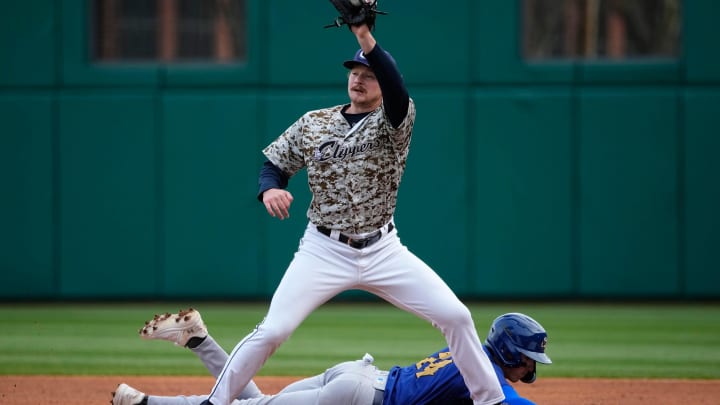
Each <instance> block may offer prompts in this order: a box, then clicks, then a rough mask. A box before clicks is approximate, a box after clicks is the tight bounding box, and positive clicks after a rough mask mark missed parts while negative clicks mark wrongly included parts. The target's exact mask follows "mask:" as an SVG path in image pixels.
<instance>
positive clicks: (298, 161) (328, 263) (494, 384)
mask: <svg viewBox="0 0 720 405" xmlns="http://www.w3.org/2000/svg"><path fill="white" fill-rule="evenodd" d="M350 28H351V31H352V33H353V34H354V35H355V38H356V39H357V41H358V43H359V44H360V50H358V51H357V52H356V53H355V55H354V57H353V58H352V59H350V60H347V61H345V62H344V66H345V67H346V68H347V69H348V70H349V74H348V80H347V91H348V95H349V98H350V103H349V104H345V105H338V106H334V107H329V108H325V109H320V110H315V111H310V112H308V113H306V114H304V115H303V116H302V117H300V119H298V120H297V121H296V122H295V123H293V124H292V125H291V126H290V127H289V128H287V130H285V132H283V133H282V134H281V135H280V136H279V137H278V138H277V139H276V140H275V141H274V142H272V143H271V144H270V145H269V146H267V147H266V148H265V149H264V150H263V153H264V155H265V156H266V158H267V161H266V162H265V163H264V165H263V167H262V169H261V172H260V175H259V186H260V187H259V195H258V199H260V200H261V201H262V203H263V204H264V205H265V208H266V209H267V212H268V213H269V214H270V215H271V216H273V217H278V218H280V219H285V218H288V217H289V209H290V205H291V203H292V200H293V196H292V195H291V193H290V192H289V191H287V190H286V187H287V184H288V180H289V179H290V178H291V177H292V176H293V175H295V174H296V173H297V172H299V171H300V170H301V169H303V168H304V169H306V170H307V177H308V185H309V187H310V190H311V191H312V201H311V203H310V207H309V208H308V211H307V217H308V220H309V222H308V224H307V228H306V229H305V232H304V235H303V237H302V239H301V240H300V244H299V248H298V251H297V252H296V253H295V256H294V258H293V260H292V262H291V263H290V265H289V267H288V268H287V270H286V272H285V274H284V276H283V278H282V280H281V281H280V284H279V285H278V287H277V289H276V291H275V293H274V295H273V297H272V301H271V303H270V308H269V310H268V312H267V315H266V316H265V319H264V320H263V321H262V322H261V323H260V324H258V325H257V327H256V328H255V329H254V330H253V331H252V332H251V333H250V334H248V335H247V336H246V337H245V338H244V339H243V340H241V341H240V342H239V343H238V344H237V345H236V346H235V348H234V350H233V351H232V352H231V354H230V357H229V358H228V361H227V363H226V364H225V367H224V369H223V370H222V372H221V373H220V375H219V376H218V378H217V381H216V383H215V386H214V387H213V389H212V392H211V393H210V396H209V400H208V402H207V404H213V405H228V404H229V403H230V402H231V401H232V400H233V399H234V398H237V397H238V395H239V394H240V392H241V391H242V390H243V388H244V387H245V386H246V385H247V384H248V383H249V382H250V380H251V378H252V377H253V376H254V375H255V374H256V372H257V371H258V370H259V369H260V368H261V367H262V366H263V364H264V363H265V361H266V360H267V359H268V358H269V357H270V356H271V355H272V354H273V352H275V350H276V349H277V348H278V347H279V346H280V345H281V344H282V343H283V342H284V341H285V340H286V339H287V338H288V337H289V336H290V335H291V334H292V332H293V331H294V330H295V329H296V328H297V327H298V326H299V325H300V323H301V322H302V321H303V320H304V319H305V318H306V317H307V316H308V315H309V314H310V313H311V312H312V311H314V310H315V309H316V308H317V307H319V306H320V305H322V304H323V303H325V302H327V301H328V300H330V299H331V298H333V297H334V296H336V295H338V294H339V293H341V292H343V291H346V290H351V289H359V290H365V291H368V292H370V293H372V294H375V295H377V296H378V297H381V298H383V299H384V300H386V301H388V302H390V303H392V304H393V305H395V306H397V307H398V308H401V309H403V310H405V311H408V312H410V313H413V314H415V315H417V316H419V317H421V318H423V319H425V320H427V321H428V322H430V323H432V325H433V326H434V327H436V328H437V329H439V330H440V331H441V332H442V334H443V335H444V336H445V338H446V340H447V343H448V345H449V347H450V350H451V351H452V352H453V353H454V359H455V364H456V365H457V368H458V370H460V372H461V373H462V376H463V377H464V379H465V383H466V384H467V387H468V388H469V390H470V393H471V396H472V398H473V399H474V401H475V404H496V403H499V402H501V401H502V399H503V392H502V389H501V388H500V384H499V383H498V381H497V379H496V378H494V371H493V367H492V364H491V363H490V360H489V359H488V357H487V355H486V354H485V352H483V350H482V345H481V343H480V339H479V338H478V335H477V332H476V331H475V326H474V323H473V319H472V317H471V314H470V311H469V310H468V308H467V307H466V306H465V305H464V304H463V303H462V302H461V301H460V300H459V299H458V298H457V297H456V295H455V294H454V293H453V291H452V290H451V289H450V288H449V287H448V286H447V284H446V283H445V282H444V281H443V280H442V279H441V278H440V277H439V276H438V275H437V274H436V273H435V272H434V271H433V270H432V269H431V268H430V267H428V266H427V265H426V264H425V263H424V262H423V261H422V260H420V259H419V258H417V257H416V256H415V255H414V254H412V253H411V252H410V251H408V249H407V248H406V247H405V246H404V245H403V244H402V243H401V242H400V239H399V238H398V235H397V230H396V229H395V225H394V223H393V214H394V212H395V203H396V199H397V194H398V187H399V185H400V180H401V178H402V175H403V172H404V171H405V163H406V161H407V156H408V148H409V145H410V138H411V135H412V130H413V124H414V122H415V104H414V102H413V100H412V99H411V98H410V97H409V95H408V91H407V89H406V87H405V84H404V82H403V79H402V76H401V74H400V72H399V70H398V67H397V65H396V63H395V61H394V60H393V58H392V57H391V56H390V54H389V53H387V52H386V51H384V50H383V49H382V48H381V47H380V45H379V44H378V43H377V42H376V40H375V38H374V36H373V34H372V33H371V30H370V29H369V28H368V26H367V25H366V24H361V25H353V26H351V27H350Z"/></svg>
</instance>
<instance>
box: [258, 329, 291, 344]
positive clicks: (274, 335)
mask: <svg viewBox="0 0 720 405" xmlns="http://www.w3.org/2000/svg"><path fill="white" fill-rule="evenodd" d="M292 333H293V330H292V329H291V328H287V327H283V326H279V325H277V326H274V325H261V326H260V327H259V328H258V337H260V338H261V339H262V340H263V342H265V343H266V344H268V345H271V346H273V347H278V346H280V345H281V344H283V342H285V341H286V340H287V339H288V338H289V337H290V335H291V334H292Z"/></svg>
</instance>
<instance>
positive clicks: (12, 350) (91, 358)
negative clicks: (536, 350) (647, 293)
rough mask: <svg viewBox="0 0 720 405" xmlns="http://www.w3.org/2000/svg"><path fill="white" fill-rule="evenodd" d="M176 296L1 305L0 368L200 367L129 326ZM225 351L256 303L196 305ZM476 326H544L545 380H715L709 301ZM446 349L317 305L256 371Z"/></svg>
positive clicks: (717, 349)
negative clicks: (164, 299) (161, 299)
mask: <svg viewBox="0 0 720 405" xmlns="http://www.w3.org/2000/svg"><path fill="white" fill-rule="evenodd" d="M185 306H187V304H183V303H175V302H171V303H158V302H152V303H143V304H89V303H88V304H8V303H6V304H0V325H2V333H0V374H2V375H19V374H50V375H118V374H122V375H206V374H207V372H206V370H205V369H204V368H203V366H202V365H201V364H200V362H199V361H198V360H197V358H196V357H195V356H194V355H192V354H191V353H190V352H189V351H188V350H185V349H180V348H177V347H175V346H173V345H172V344H170V343H168V342H164V341H144V340H142V339H140V338H139V337H138V334H137V331H138V329H140V327H141V326H142V325H143V322H144V321H145V320H147V319H150V318H151V317H152V315H153V314H155V313H161V312H166V311H170V312H177V311H178V310H179V309H180V308H183V307H185ZM194 306H195V307H196V308H197V309H198V310H200V311H201V313H202V315H203V319H204V320H205V322H206V323H207V325H208V327H209V329H210V332H211V333H212V335H213V336H214V337H215V339H216V340H217V341H218V342H219V343H220V344H221V345H222V346H223V347H225V348H226V350H228V351H230V350H232V348H233V346H234V345H235V344H236V343H237V342H238V341H239V340H240V339H241V338H242V337H243V336H245V334H246V333H248V332H250V331H251V330H252V328H253V327H254V325H255V324H256V323H257V322H258V321H260V320H261V319H262V316H263V315H264V313H265V311H266V309H267V303H258V304H248V303H202V302H201V303H196V304H194ZM469 306H470V309H471V310H472V312H473V315H474V317H475V322H476V325H477V326H478V333H479V335H480V336H481V337H482V338H484V336H485V335H486V334H487V330H488V327H489V325H490V323H491V322H492V320H493V319H494V318H495V317H496V316H497V315H500V314H502V313H505V312H516V311H517V312H524V313H526V314H528V315H530V316H532V317H534V318H535V319H536V320H538V321H539V322H540V323H542V324H543V326H545V328H546V329H547V331H548V334H549V343H548V349H547V350H548V354H549V355H550V356H551V358H552V359H553V361H554V364H553V365H550V366H540V371H539V372H540V375H542V376H556V377H631V378H639V377H650V378H661V377H662V378H709V379H720V304H615V305H613V304H599V305H594V304H587V303H552V304H550V303H525V302H522V303H511V302H499V303H471V304H469ZM444 346H445V342H444V339H443V338H442V336H441V335H440V333H439V332H438V331H437V330H435V329H434V328H432V327H431V326H430V325H429V324H427V323H426V322H424V321H422V320H420V319H418V318H416V317H414V316H412V315H409V314H407V313H405V312H403V311H400V310H399V309H396V308H394V307H391V306H390V305H389V304H385V303H378V304H375V303H369V304H348V303H333V304H328V305H326V306H324V307H322V308H320V309H319V310H318V311H316V312H315V313H313V314H312V315H311V316H310V317H309V318H308V319H307V320H306V321H305V322H304V323H303V324H302V325H301V326H300V328H299V329H298V330H297V331H296V332H295V334H293V336H292V337H291V338H290V339H289V340H288V341H287V342H286V343H285V344H284V345H283V346H281V347H280V349H279V350H278V351H277V352H276V354H275V355H274V356H273V357H271V359H270V360H269V361H268V363H267V364H266V365H265V367H264V368H263V369H262V370H261V373H260V375H292V376H297V375H312V374H317V373H319V372H321V371H323V370H324V369H325V368H327V367H328V366H331V365H333V364H335V363H337V362H340V361H345V360H350V359H357V358H360V357H361V356H362V355H363V354H364V353H365V352H369V353H371V354H373V356H374V357H375V359H376V364H377V365H378V366H379V367H381V368H389V367H390V366H392V365H395V364H401V365H406V364H410V363H414V362H415V361H417V360H419V359H420V358H422V357H424V356H425V355H427V354H429V353H432V352H434V351H436V350H437V349H440V348H441V347H444Z"/></svg>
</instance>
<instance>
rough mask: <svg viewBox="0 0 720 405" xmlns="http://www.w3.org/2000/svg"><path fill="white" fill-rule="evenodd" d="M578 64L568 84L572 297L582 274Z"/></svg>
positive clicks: (578, 286) (578, 289)
mask: <svg viewBox="0 0 720 405" xmlns="http://www.w3.org/2000/svg"><path fill="white" fill-rule="evenodd" d="M579 69H580V64H579V63H578V62H574V63H573V69H572V71H573V74H572V80H571V84H570V195H571V204H570V228H571V229H570V268H571V288H572V293H571V294H572V295H575V296H580V295H581V294H580V287H581V286H580V275H581V273H582V260H581V257H582V243H581V242H582V232H581V230H582V223H581V222H582V215H581V209H582V193H581V181H582V179H581V176H580V152H581V140H582V139H581V138H582V137H581V133H580V122H581V117H580V113H581V108H580V106H579V104H580V96H579V91H580V90H579V89H578V86H579V84H578V78H579V76H580V74H579Z"/></svg>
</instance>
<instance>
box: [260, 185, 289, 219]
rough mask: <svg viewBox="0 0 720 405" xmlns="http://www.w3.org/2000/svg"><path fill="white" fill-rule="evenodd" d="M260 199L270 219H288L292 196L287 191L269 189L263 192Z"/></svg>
mask: <svg viewBox="0 0 720 405" xmlns="http://www.w3.org/2000/svg"><path fill="white" fill-rule="evenodd" d="M262 199H263V204H265V209H267V212H268V214H270V216H271V217H277V218H280V219H285V218H290V204H292V202H293V196H292V194H290V192H289V191H287V190H283V189H280V188H271V189H268V190H265V192H263V197H262Z"/></svg>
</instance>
